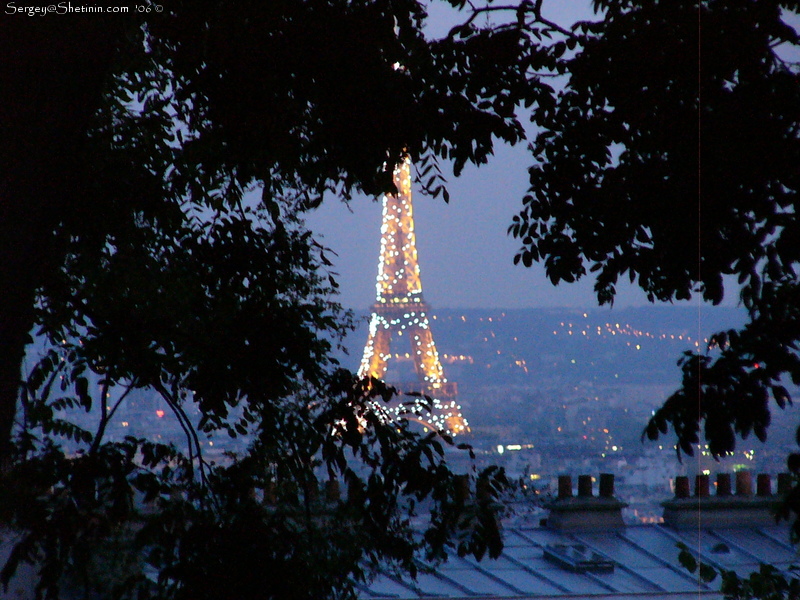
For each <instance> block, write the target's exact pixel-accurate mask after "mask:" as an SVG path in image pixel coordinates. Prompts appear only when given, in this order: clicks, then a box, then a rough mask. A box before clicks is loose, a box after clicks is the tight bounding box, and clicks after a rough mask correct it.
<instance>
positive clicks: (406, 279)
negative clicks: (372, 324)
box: [375, 156, 422, 304]
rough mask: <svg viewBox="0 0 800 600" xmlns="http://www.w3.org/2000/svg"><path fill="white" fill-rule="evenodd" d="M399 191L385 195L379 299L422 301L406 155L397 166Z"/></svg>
mask: <svg viewBox="0 0 800 600" xmlns="http://www.w3.org/2000/svg"><path fill="white" fill-rule="evenodd" d="M394 185H395V187H396V188H397V194H384V196H383V224H382V226H381V253H380V257H379V259H378V280H377V283H376V285H375V288H376V293H377V297H376V302H377V303H378V304H407V303H419V302H422V281H421V279H420V276H419V263H418V261H417V243H416V237H415V235H414V213H413V209H412V205H411V159H410V158H409V157H408V156H406V157H405V158H404V159H403V160H402V161H400V163H398V165H397V166H396V167H395V169H394Z"/></svg>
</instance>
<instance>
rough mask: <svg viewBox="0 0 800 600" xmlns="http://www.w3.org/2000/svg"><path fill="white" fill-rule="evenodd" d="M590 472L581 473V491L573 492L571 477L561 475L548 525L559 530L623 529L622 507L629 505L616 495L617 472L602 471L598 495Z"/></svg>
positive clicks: (579, 478)
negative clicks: (615, 476)
mask: <svg viewBox="0 0 800 600" xmlns="http://www.w3.org/2000/svg"><path fill="white" fill-rule="evenodd" d="M592 485H593V478H592V476H591V475H580V476H579V477H578V495H577V496H573V495H572V478H571V477H570V476H569V475H560V476H559V477H558V497H557V498H556V499H555V500H554V501H553V502H551V503H550V504H548V505H547V506H546V508H548V509H549V510H550V515H549V516H548V517H547V527H548V528H549V529H556V530H559V531H580V530H584V531H585V530H604V531H608V530H614V529H622V528H624V527H625V523H624V522H623V520H622V509H623V508H625V507H626V506H628V505H627V504H626V503H625V502H621V501H620V500H618V499H617V498H615V497H614V475H612V474H610V473H601V474H600V489H599V492H600V493H599V496H595V495H594V491H593V489H592Z"/></svg>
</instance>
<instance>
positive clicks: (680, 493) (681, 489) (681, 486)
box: [675, 475, 689, 498]
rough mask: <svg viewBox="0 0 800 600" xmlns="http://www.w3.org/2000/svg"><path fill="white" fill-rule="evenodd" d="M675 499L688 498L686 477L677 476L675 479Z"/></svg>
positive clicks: (687, 480)
mask: <svg viewBox="0 0 800 600" xmlns="http://www.w3.org/2000/svg"><path fill="white" fill-rule="evenodd" d="M675 497H676V498H688V497H689V478H688V477H687V476H686V475H678V476H677V477H676V478H675Z"/></svg>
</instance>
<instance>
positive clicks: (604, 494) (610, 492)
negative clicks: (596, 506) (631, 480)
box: [600, 473, 614, 498]
mask: <svg viewBox="0 0 800 600" xmlns="http://www.w3.org/2000/svg"><path fill="white" fill-rule="evenodd" d="M600 497H601V498H613V497H614V474H613V473H600Z"/></svg>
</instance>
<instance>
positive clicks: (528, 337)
mask: <svg viewBox="0 0 800 600" xmlns="http://www.w3.org/2000/svg"><path fill="white" fill-rule="evenodd" d="M429 316H430V317H431V326H432V329H433V334H434V339H435V340H436V344H437V349H438V351H439V355H440V358H441V360H442V363H443V364H444V369H445V374H446V376H447V378H448V379H450V380H451V381H457V382H459V384H466V385H469V386H470V387H474V386H478V385H480V386H485V385H509V384H511V385H514V384H518V385H530V384H534V383H537V382H539V383H548V382H549V383H559V382H575V383H576V384H577V383H581V382H583V383H587V382H595V383H598V384H614V383H616V384H669V383H677V381H678V378H679V370H678V368H677V366H676V362H677V360H678V359H679V358H680V356H681V354H682V353H683V352H685V351H691V350H697V349H701V350H703V349H704V348H705V343H706V341H707V337H708V336H709V335H710V334H711V333H713V332H715V331H719V330H721V329H727V328H730V327H738V326H740V325H742V324H743V323H744V322H745V320H746V314H745V312H744V311H743V310H741V309H736V308H719V307H703V308H702V309H701V310H699V311H698V309H697V308H696V307H683V306H681V307H675V306H648V307H640V308H625V309H613V310H600V309H594V310H586V311H582V310H575V309H515V310H502V309H495V310H491V309H436V310H431V314H430V315H429ZM361 317H362V319H361V326H360V327H359V328H358V330H357V331H355V332H354V333H353V334H352V335H350V336H349V337H348V339H347V340H346V345H347V348H348V350H349V356H346V357H343V359H342V363H343V365H344V366H347V367H349V368H351V369H354V370H355V369H357V368H358V364H359V361H360V358H361V353H362V351H363V346H364V343H365V341H366V339H367V318H368V315H366V314H365V315H361ZM408 352H410V347H408V346H407V345H406V343H405V340H402V339H400V340H399V342H398V340H393V345H392V353H393V354H394V355H395V356H396V358H394V359H393V360H392V361H390V369H391V370H393V373H392V374H391V375H390V377H389V379H393V380H394V379H402V380H405V379H408V378H409V377H413V375H412V363H411V361H410V359H407V358H406V357H405V353H408Z"/></svg>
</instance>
